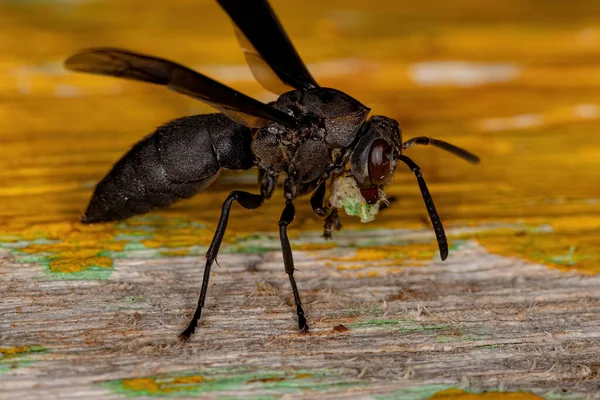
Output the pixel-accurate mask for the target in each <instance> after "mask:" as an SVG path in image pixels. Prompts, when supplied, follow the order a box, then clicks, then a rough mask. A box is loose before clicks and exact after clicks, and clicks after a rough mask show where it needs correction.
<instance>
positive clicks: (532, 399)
mask: <svg viewBox="0 0 600 400" xmlns="http://www.w3.org/2000/svg"><path fill="white" fill-rule="evenodd" d="M430 400H544V398H543V397H540V396H537V395H535V394H533V393H527V392H487V393H481V394H477V393H467V392H465V391H464V390H460V389H446V390H443V391H441V392H437V393H436V394H434V395H433V396H432V397H431V398H430Z"/></svg>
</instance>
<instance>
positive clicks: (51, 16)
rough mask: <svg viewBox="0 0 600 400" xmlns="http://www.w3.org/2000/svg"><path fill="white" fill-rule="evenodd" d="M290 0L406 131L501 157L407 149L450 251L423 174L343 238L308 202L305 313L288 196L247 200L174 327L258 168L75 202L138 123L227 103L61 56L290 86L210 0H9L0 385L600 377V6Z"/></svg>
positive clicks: (363, 388) (2, 20)
mask: <svg viewBox="0 0 600 400" xmlns="http://www.w3.org/2000/svg"><path fill="white" fill-rule="evenodd" d="M293 3H294V2H289V3H288V2H285V1H278V0H273V5H274V7H275V8H276V10H277V11H278V13H279V14H280V16H281V19H282V20H283V22H284V25H285V26H286V28H287V29H288V31H289V33H290V34H291V36H292V38H293V39H294V42H295V43H296V44H297V47H298V48H299V51H300V53H301V54H302V56H303V58H304V59H305V60H306V61H307V62H308V64H309V67H310V68H311V70H312V71H313V73H314V75H315V77H316V78H317V79H318V80H319V82H321V83H322V84H323V85H325V86H332V87H338V88H340V89H342V90H344V91H347V92H349V93H350V94H352V95H353V96H355V97H357V98H358V99H360V100H362V101H364V102H365V103H366V104H367V105H369V106H370V107H372V108H373V109H374V111H375V112H377V113H380V114H384V115H389V116H391V117H394V118H397V119H398V120H399V121H400V122H401V125H402V126H403V128H404V134H405V135H406V136H407V137H412V136H420V135H428V136H433V137H438V138H440V139H444V140H448V141H451V142H454V143H456V144H458V145H461V146H465V147H468V148H469V149H470V150H472V151H474V152H476V153H477V154H479V155H480V156H482V159H483V163H482V165H481V166H479V167H476V168H474V167H472V166H469V165H466V164H465V163H463V162H461V161H460V160H456V159H454V158H452V157H451V156H448V155H446V154H440V153H439V152H436V151H435V150H432V149H415V150H414V151H412V149H411V156H413V157H414V159H415V160H416V161H417V162H418V163H419V164H420V165H421V167H422V168H423V171H424V175H425V177H426V179H427V181H428V183H429V186H430V190H431V192H432V194H433V195H434V198H435V200H436V205H437V206H438V209H439V211H440V214H441V215H442V218H443V220H444V222H445V224H446V226H447V228H448V232H449V236H450V238H451V242H452V245H453V247H452V250H451V254H450V258H449V259H448V260H447V261H446V262H443V263H442V262H440V261H439V260H438V258H437V254H436V247H435V244H434V242H433V240H432V239H433V234H432V232H431V231H430V230H429V228H428V227H427V226H426V225H425V224H424V223H423V222H422V219H423V218H424V216H425V212H424V208H423V205H422V201H421V199H420V195H419V193H418V189H417V186H416V184H415V182H414V177H413V176H412V175H411V174H410V173H409V172H408V171H402V170H400V171H399V172H398V173H397V176H396V177H395V181H394V184H393V185H392V186H391V187H390V188H389V189H388V191H387V192H388V194H390V195H395V196H399V197H400V200H399V202H398V203H396V204H394V207H392V208H391V209H389V210H385V212H384V213H382V214H381V215H380V216H379V217H378V218H377V220H376V221H375V222H374V223H373V224H370V225H367V226H365V225H361V224H360V223H359V222H358V221H356V220H352V219H350V218H349V217H345V216H344V219H343V222H344V225H345V227H344V230H343V231H342V232H340V233H338V234H337V235H336V236H335V240H334V241H333V242H328V243H325V242H324V241H323V240H322V239H320V226H321V221H319V220H318V219H317V218H315V217H314V216H313V215H312V214H311V212H310V209H309V207H308V205H307V204H306V202H303V201H301V202H298V216H297V218H296V220H295V221H294V223H293V224H292V226H291V228H290V230H291V231H290V233H291V235H292V243H293V246H294V248H295V250H294V255H295V258H296V262H297V269H298V272H297V273H296V276H297V281H298V285H299V287H300V290H301V294H302V298H303V301H304V304H305V311H306V312H307V315H308V317H309V323H310V325H311V328H312V329H311V332H312V334H311V335H310V336H300V335H298V334H297V333H296V331H295V315H294V309H293V307H291V302H292V296H291V291H290V288H289V283H288V281H287V277H286V275H285V274H284V272H283V266H282V260H281V255H280V253H279V241H278V238H277V236H276V230H275V227H276V224H277V220H278V218H279V215H280V213H281V208H282V201H280V200H279V193H276V195H275V198H274V199H273V201H271V202H269V203H267V204H266V205H265V206H264V207H262V208H261V209H259V210H257V211H248V210H240V209H238V208H236V209H235V210H234V211H233V219H232V221H231V223H230V230H229V231H228V234H227V236H226V243H225V245H224V248H223V254H222V255H221V256H220V257H219V263H220V265H221V268H218V267H215V268H214V273H213V276H212V278H211V286H210V291H209V294H208V299H207V306H208V308H207V310H206V312H205V315H204V316H203V319H202V322H201V327H200V329H199V332H198V334H197V335H196V336H195V337H194V338H193V340H192V341H191V342H190V343H187V344H181V343H179V342H178V341H177V338H176V335H177V333H178V332H179V331H180V330H181V329H182V328H183V327H185V325H186V323H187V321H188V319H189V317H190V316H191V313H192V312H193V306H194V305H195V302H196V299H197V295H198V289H199V286H200V282H201V275H202V264H203V253H204V251H205V249H206V246H207V245H208V243H209V242H210V239H211V236H212V232H213V229H214V226H215V225H216V220H217V217H218V212H219V210H220V202H221V201H222V199H223V198H224V197H225V196H226V194H227V192H228V191H229V190H231V189H232V188H234V187H235V188H243V189H246V190H253V188H254V182H255V178H254V176H253V175H252V174H241V175H240V174H237V175H234V174H225V175H223V176H222V178H221V180H220V182H219V183H218V184H217V185H216V186H215V187H214V188H213V190H211V191H210V192H209V193H206V194H203V195H200V196H198V197H196V198H195V199H193V200H191V201H187V202H183V203H181V204H179V205H177V206H175V207H173V208H171V209H169V210H165V211H161V212H159V213H154V214H152V215H149V216H146V217H141V218H137V219H132V220H130V221H127V222H124V223H114V224H100V225H95V226H84V225H80V224H78V223H77V220H78V217H79V215H80V214H81V212H82V210H83V209H84V207H85V205H86V201H87V199H88V198H89V196H90V194H91V190H92V188H93V185H94V184H95V182H97V181H98V179H100V178H101V177H102V175H103V174H104V173H105V172H106V171H107V170H108V169H109V167H110V166H111V165H112V163H113V162H114V161H115V160H116V159H118V157H119V156H120V155H121V154H122V153H123V152H124V151H125V150H126V149H127V148H129V146H131V144H132V143H134V142H135V141H136V140H137V139H139V138H140V137H141V136H143V135H145V134H146V133H148V132H150V131H151V130H152V129H153V128H154V127H155V126H157V125H159V124H161V123H163V122H165V121H167V120H169V119H173V118H176V117H179V116H182V115H186V114H191V113H200V112H208V111H209V109H208V108H206V107H204V106H202V105H201V104H198V103H197V102H193V101H192V100H189V99H186V98H184V97H182V96H177V95H176V94H173V93H168V92H165V91H163V90H161V89H159V88H153V87H149V86H144V85H138V84H133V83H126V82H122V81H118V80H110V79H108V78H97V77H89V76H84V75H71V74H66V73H64V71H62V70H61V68H60V64H59V63H60V61H61V60H62V59H64V58H65V56H67V55H69V54H70V53H72V52H73V51H74V50H76V49H80V48H83V47H88V46H98V45H112V46H121V47H127V48H131V49H133V50H138V51H143V52H147V53H152V54H157V55H161V56H164V57H166V58H170V59H174V60H178V61H181V62H182V63H184V64H187V65H191V66H195V67H197V68H198V69H199V70H201V71H202V72H205V73H207V74H209V75H211V76H214V77H216V78H217V79H219V80H221V81H223V82H225V83H227V84H230V85H232V86H234V87H236V88H239V89H240V90H242V91H244V92H246V93H248V94H251V95H255V96H256V97H258V98H261V99H263V100H270V99H272V97H269V95H268V94H266V93H264V92H262V91H261V89H259V86H258V84H256V83H255V82H253V80H252V78H251V76H250V74H249V72H248V69H247V67H245V66H244V64H243V62H244V61H243V56H242V54H241V52H240V51H239V49H238V46H237V43H236V42H235V39H234V37H233V34H232V33H231V28H230V26H229V21H228V20H227V18H226V16H225V15H224V14H223V13H222V12H221V10H219V8H218V7H217V6H216V5H215V4H214V3H213V2H212V1H208V0H206V1H199V0H198V1H196V0H194V1H192V0H177V1H171V2H169V4H166V3H165V2H158V1H156V2H148V1H141V0H131V1H127V2H125V1H121V2H95V1H92V2H81V3H78V2H72V3H63V2H58V3H56V2H36V3H28V2H27V3H19V2H8V3H7V2H5V3H2V4H0V26H2V27H3V31H4V32H8V33H9V34H5V35H2V36H0V53H1V54H2V55H3V57H2V58H1V59H0V78H1V79H0V146H1V149H2V158H0V179H1V181H0V182H1V186H0V202H1V203H0V204H1V207H0V291H1V297H0V299H1V300H0V316H1V319H0V398H2V399H4V398H6V399H14V398H17V399H28V398H42V397H43V398H65V399H68V398H78V397H89V398H107V399H108V398H115V399H119V398H124V397H138V396H139V397H150V396H165V397H169V396H184V397H185V396H187V397H198V396H206V397H208V398H223V399H225V398H256V399H258V398H261V399H262V398H301V397H317V398H321V397H329V398H348V397H362V398H377V399H388V398H390V399H392V398H401V399H427V398H430V397H432V396H435V398H437V399H441V398H453V399H457V398H461V397H463V398H472V397H468V396H474V395H473V394H467V393H464V392H459V391H458V390H455V391H447V390H446V389H449V388H460V389H461V390H464V391H466V392H469V393H481V392H483V391H486V390H487V391H495V392H494V394H493V395H490V394H486V395H482V397H485V398H488V399H492V398H494V397H514V398H534V395H532V394H527V393H535V394H537V395H540V396H543V397H545V398H549V399H553V398H572V399H575V398H577V399H579V398H589V399H591V398H598V397H599V396H600V394H599V391H600V345H599V340H600V332H599V331H600V322H599V321H600V277H599V276H598V275H597V273H598V272H599V271H600V251H599V250H598V242H599V241H600V212H599V211H600V207H599V201H600V189H599V187H598V182H600V135H599V134H598V132H600V67H598V60H600V20H599V19H598V18H597V16H598V15H600V3H598V2H585V1H580V2H571V3H570V5H569V7H565V5H564V4H563V3H559V2H555V3H551V4H549V3H548V2H545V1H541V0H539V1H538V0H536V1H530V2H527V3H523V2H520V1H516V0H514V1H513V0H511V1H507V2H500V3H498V4H486V5H485V6H484V5H478V4H475V3H472V2H467V1H456V2H442V1H433V0H432V1H429V2H404V1H403V2H398V1H392V0H390V1H378V2H367V1H358V0H356V1H348V0H344V1H337V0H336V1H331V2H318V1H312V0H311V1H305V2H302V4H301V5H298V4H293ZM132 16H135V18H132ZM366 228H368V229H366ZM505 392H519V393H518V394H514V393H513V394H507V393H505ZM436 393H437V394H436Z"/></svg>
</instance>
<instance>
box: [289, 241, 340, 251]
mask: <svg viewBox="0 0 600 400" xmlns="http://www.w3.org/2000/svg"><path fill="white" fill-rule="evenodd" d="M336 247H337V244H336V243H335V242H327V243H302V244H301V245H297V246H292V248H293V249H294V250H296V249H297V250H307V251H309V250H314V251H318V250H327V249H334V248H336Z"/></svg>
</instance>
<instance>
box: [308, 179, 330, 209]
mask: <svg viewBox="0 0 600 400" xmlns="http://www.w3.org/2000/svg"><path fill="white" fill-rule="evenodd" d="M326 189H327V186H326V185H325V182H321V183H320V184H319V186H318V187H317V190H315V191H314V192H313V194H312V196H310V205H311V207H312V209H313V211H314V213H315V214H317V215H318V216H319V217H325V216H327V214H329V208H328V207H325V206H324V205H323V203H324V201H325V191H326Z"/></svg>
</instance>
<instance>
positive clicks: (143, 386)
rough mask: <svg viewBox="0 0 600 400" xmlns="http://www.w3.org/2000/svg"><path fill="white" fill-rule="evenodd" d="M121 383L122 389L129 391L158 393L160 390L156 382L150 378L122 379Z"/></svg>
mask: <svg viewBox="0 0 600 400" xmlns="http://www.w3.org/2000/svg"><path fill="white" fill-rule="evenodd" d="M121 385H122V386H123V389H125V390H131V391H144V392H148V393H158V392H160V391H161V389H160V387H159V386H158V383H156V382H155V381H154V379H152V378H133V379H123V381H122V382H121Z"/></svg>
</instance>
